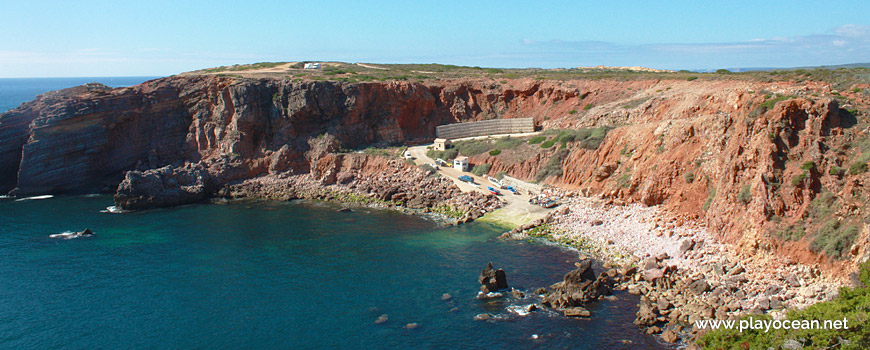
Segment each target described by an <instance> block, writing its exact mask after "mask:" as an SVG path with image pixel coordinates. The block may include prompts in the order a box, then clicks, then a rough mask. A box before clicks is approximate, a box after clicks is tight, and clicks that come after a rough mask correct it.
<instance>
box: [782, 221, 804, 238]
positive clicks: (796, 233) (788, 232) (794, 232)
mask: <svg viewBox="0 0 870 350" xmlns="http://www.w3.org/2000/svg"><path fill="white" fill-rule="evenodd" d="M806 234H807V232H806V229H804V225H803V222H798V223H797V224H794V225H788V226H786V227H784V228H782V229H781V230H779V231H776V236H777V237H779V238H782V239H784V240H787V241H798V240H800V239H801V238H803V237H804V236H805V235H806Z"/></svg>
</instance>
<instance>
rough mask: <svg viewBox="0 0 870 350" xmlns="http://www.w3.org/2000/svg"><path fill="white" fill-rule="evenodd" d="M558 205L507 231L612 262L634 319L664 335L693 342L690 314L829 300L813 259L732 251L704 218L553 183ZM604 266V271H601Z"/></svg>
mask: <svg viewBox="0 0 870 350" xmlns="http://www.w3.org/2000/svg"><path fill="white" fill-rule="evenodd" d="M549 191H551V194H553V195H555V194H559V195H561V196H562V197H563V202H562V205H561V209H560V210H558V211H556V212H554V213H553V214H552V215H550V216H548V217H547V218H545V219H544V220H542V221H540V222H535V223H532V224H530V225H526V226H523V227H520V228H518V229H516V230H514V231H512V232H510V233H509V234H506V235H507V236H510V237H513V238H520V239H525V238H528V237H530V236H534V237H542V238H545V239H548V240H551V241H554V242H559V243H562V244H564V245H567V246H571V247H575V248H578V249H580V250H581V252H582V253H588V254H590V255H592V256H594V257H595V258H598V259H600V260H602V261H603V265H604V267H605V268H606V269H609V268H613V269H615V270H616V273H615V275H616V276H615V279H616V280H617V281H618V283H617V284H616V286H615V289H617V290H627V291H628V293H631V294H634V295H641V302H640V305H638V306H639V310H638V312H637V319H636V320H635V323H636V324H637V325H639V326H643V327H647V328H646V330H647V332H648V333H650V334H659V335H661V336H662V339H663V340H665V341H667V342H677V341H680V340H682V341H684V342H686V343H693V342H694V340H696V339H697V338H698V337H699V336H700V335H702V334H703V330H699V329H694V328H693V323H694V322H695V321H697V320H708V319H735V318H738V317H739V316H741V315H744V314H748V313H753V314H761V313H767V314H770V315H771V316H773V317H774V318H778V317H782V316H783V315H784V313H785V310H786V309H789V308H803V307H806V306H808V305H812V304H815V303H817V302H820V301H825V300H830V299H832V298H833V297H835V296H836V295H837V293H838V289H839V287H840V286H841V284H840V283H838V282H837V281H835V280H830V279H827V278H825V277H823V276H822V275H821V273H820V271H819V269H818V267H817V266H816V267H814V266H806V265H802V264H798V263H796V262H794V261H791V260H788V259H783V258H779V257H774V256H761V255H755V256H752V257H751V258H747V257H744V256H738V255H736V254H735V253H734V251H735V250H734V249H732V248H731V247H730V246H729V245H728V244H724V243H720V242H719V241H717V240H716V239H715V237H714V236H713V235H712V234H711V233H710V232H709V231H708V230H707V229H706V228H705V227H704V225H702V224H700V223H698V222H695V221H692V220H687V219H686V218H681V217H679V216H675V215H670V214H668V213H666V212H664V211H661V210H659V208H657V207H645V206H642V205H640V204H624V203H620V202H616V203H615V202H614V201H613V200H609V199H596V198H589V197H582V196H578V195H576V194H574V193H567V192H565V191H561V190H558V189H550V190H549ZM608 273H610V272H608Z"/></svg>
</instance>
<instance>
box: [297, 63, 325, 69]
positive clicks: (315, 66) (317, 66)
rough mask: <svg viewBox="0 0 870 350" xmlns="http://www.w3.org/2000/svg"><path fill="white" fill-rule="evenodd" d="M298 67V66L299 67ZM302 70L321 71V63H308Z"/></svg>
mask: <svg viewBox="0 0 870 350" xmlns="http://www.w3.org/2000/svg"><path fill="white" fill-rule="evenodd" d="M297 67H298V66H297ZM302 68H305V69H320V63H306V64H305V65H304V66H303V67H302Z"/></svg>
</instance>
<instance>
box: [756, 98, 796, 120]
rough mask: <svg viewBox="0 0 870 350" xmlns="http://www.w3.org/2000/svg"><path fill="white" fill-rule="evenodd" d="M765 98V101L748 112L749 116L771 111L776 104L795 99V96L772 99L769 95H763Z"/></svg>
mask: <svg viewBox="0 0 870 350" xmlns="http://www.w3.org/2000/svg"><path fill="white" fill-rule="evenodd" d="M765 98H766V99H767V100H766V101H764V102H763V103H761V105H760V106H758V107H756V108H755V109H754V110H752V112H750V115H752V116H757V115H761V114H764V113H765V112H767V111H769V110H771V109H773V107H774V106H776V104H777V103H778V102H781V101H786V100H791V99H793V98H795V96H794V95H779V96H776V97H772V96H770V95H765Z"/></svg>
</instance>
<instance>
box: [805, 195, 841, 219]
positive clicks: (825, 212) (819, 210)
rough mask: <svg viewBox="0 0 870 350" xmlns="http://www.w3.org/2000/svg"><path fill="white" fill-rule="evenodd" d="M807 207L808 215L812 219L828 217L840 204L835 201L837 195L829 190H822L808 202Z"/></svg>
mask: <svg viewBox="0 0 870 350" xmlns="http://www.w3.org/2000/svg"><path fill="white" fill-rule="evenodd" d="M809 209H810V210H809V214H810V217H811V218H813V219H814V220H824V219H828V218H830V217H831V215H833V214H834V213H835V212H836V211H837V210H839V209H840V205H839V204H838V203H837V195H836V194H834V192H831V191H825V192H822V193H821V194H820V195H819V196H818V197H816V198H815V199H813V201H812V202H810V208H809Z"/></svg>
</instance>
